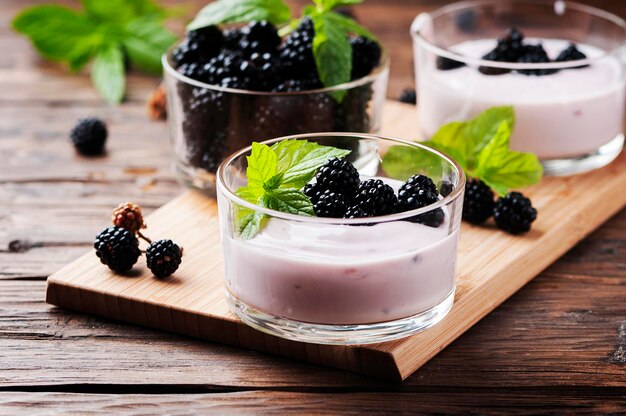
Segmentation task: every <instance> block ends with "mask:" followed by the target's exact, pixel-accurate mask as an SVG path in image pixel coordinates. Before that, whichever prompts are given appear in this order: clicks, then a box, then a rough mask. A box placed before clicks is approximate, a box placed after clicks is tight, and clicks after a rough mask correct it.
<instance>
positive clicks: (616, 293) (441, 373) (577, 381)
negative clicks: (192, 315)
mask: <svg viewBox="0 0 626 416" xmlns="http://www.w3.org/2000/svg"><path fill="white" fill-rule="evenodd" d="M555 267H558V266H554V267H551V268H549V269H548V270H547V272H546V273H544V274H543V275H542V276H539V277H538V278H537V279H535V281H533V282H531V283H530V284H529V285H528V286H527V287H525V288H524V289H522V290H521V291H520V292H519V293H517V294H516V295H514V296H513V297H512V298H511V299H510V300H509V301H507V302H505V303H504V304H503V305H502V306H500V307H499V308H498V309H496V310H495V311H494V312H493V313H492V314H490V315H489V316H488V317H487V318H485V319H484V320H483V321H481V322H480V323H479V324H477V325H476V327H475V328H473V329H472V330H470V331H469V332H468V333H467V334H465V335H463V336H462V337H461V338H460V339H459V340H457V341H456V342H455V343H453V344H452V345H451V346H450V347H448V348H447V349H446V350H445V351H443V352H442V353H441V354H440V355H438V356H437V357H435V358H434V359H433V360H431V361H430V362H429V363H428V364H426V365H425V366H424V367H423V368H422V369H420V371H419V372H418V373H416V374H415V375H414V376H413V377H410V378H409V379H408V380H407V381H406V382H405V383H404V384H403V385H401V386H395V387H393V386H388V387H389V388H392V389H400V390H402V391H406V390H407V389H408V390H413V389H414V388H415V387H416V386H448V387H463V386H481V387H485V388H496V387H498V388H504V387H506V386H516V387H537V386H559V385H562V386H572V387H573V386H621V387H626V358H624V357H623V356H621V358H620V352H619V351H620V349H621V350H622V351H623V350H624V349H626V339H625V337H624V333H625V332H626V313H625V311H624V305H623V299H624V298H625V296H626V292H625V289H624V284H623V279H620V278H615V277H613V278H610V277H605V278H602V277H589V276H586V275H584V274H583V275H575V274H572V275H561V274H557V273H555V272H554V271H553V269H554V268H555ZM43 290H44V283H43V282H28V281H0V328H1V329H0V350H2V351H3V352H5V355H4V356H5V357H7V358H6V359H5V360H2V361H4V362H3V368H6V371H3V372H0V385H46V384H68V383H90V384H91V383H104V384H108V383H112V384H118V383H123V384H135V383H149V384H161V383H167V384H172V385H173V384H190V385H205V384H209V385H220V386H231V387H235V386H245V387H250V388H252V387H255V388H259V387H263V388H266V387H271V386H298V385H302V386H315V385H318V386H321V385H323V386H334V387H335V388H346V387H354V386H355V385H360V386H362V387H363V386H373V385H374V386H378V388H381V384H379V382H376V381H375V380H367V379H365V378H361V377H358V376H354V375H350V374H346V373H341V372H336V371H333V370H327V369H323V368H316V367H312V366H306V365H301V364H299V363H295V362H292V361H288V360H281V359H278V358H274V357H269V356H263V359H262V360H261V359H259V357H260V355H259V354H256V353H253V352H249V351H244V350H238V349H233V348H229V347H226V346H221V345H219V344H213V343H208V342H200V341H196V340H191V339H188V338H184V337H179V336H175V335H171V334H167V333H162V332H157V331H151V330H145V329H142V328H138V327H134V326H130V325H124V324H118V323H113V322H111V321H107V320H103V319H98V318H94V317H90V316H86V315H81V314H76V313H71V312H66V311H63V310H60V309H56V308H50V307H48V306H46V305H45V304H44V303H43V302H42V301H41V300H42V297H43ZM164 352H167V353H166V356H165V357H164V356H163V354H164ZM34 357H37V359H36V360H34ZM372 383H373V384H372Z"/></svg>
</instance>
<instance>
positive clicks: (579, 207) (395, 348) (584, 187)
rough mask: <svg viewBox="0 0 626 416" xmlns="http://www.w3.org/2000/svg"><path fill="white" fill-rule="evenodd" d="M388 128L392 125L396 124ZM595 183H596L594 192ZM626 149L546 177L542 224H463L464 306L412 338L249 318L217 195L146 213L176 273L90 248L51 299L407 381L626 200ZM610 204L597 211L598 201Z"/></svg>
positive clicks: (400, 113) (401, 131)
mask: <svg viewBox="0 0 626 416" xmlns="http://www.w3.org/2000/svg"><path fill="white" fill-rule="evenodd" d="M414 111H415V110H414V108H413V107H412V106H408V105H402V104H398V103H389V105H387V106H386V108H385V112H386V116H385V123H383V129H382V134H383V135H385V134H388V135H395V136H399V137H407V136H410V135H411V131H412V130H411V128H412V127H413V125H414V123H415V114H414ZM386 126H392V128H391V129H390V131H388V130H387V128H386ZM589 189H594V192H593V193H589V192H588V190H589ZM614 189H626V156H624V157H622V158H619V159H618V160H617V161H616V162H614V163H613V164H612V165H610V166H607V167H606V168H604V169H602V170H598V171H596V172H593V173H589V174H586V175H579V176H577V177H568V178H547V179H545V180H544V181H542V183H541V184H539V185H536V186H535V187H533V188H532V189H530V191H529V195H530V198H531V199H532V200H533V203H534V205H535V207H537V209H538V211H539V218H538V220H537V221H536V222H535V224H534V225H533V229H532V230H531V231H530V232H529V233H528V234H526V235H524V236H510V235H507V234H505V233H502V232H498V231H497V230H495V228H494V227H493V226H491V227H489V226H487V227H473V226H470V225H466V224H464V225H463V227H462V231H461V241H460V246H459V258H458V269H457V279H458V283H457V291H456V296H455V305H454V306H453V308H452V310H451V312H450V314H449V316H448V317H446V319H444V320H443V321H442V322H441V323H440V324H438V325H436V326H435V327H433V328H431V329H428V330H426V331H424V332H422V333H420V334H417V335H415V336H412V337H409V338H405V339H403V340H398V341H393V342H387V343H384V344H373V345H368V346H359V347H344V346H341V347H339V346H337V347H333V346H319V345H313V344H303V343H298V342H292V341H288V340H284V339H279V338H275V337H272V336H269V335H266V334H263V333H261V332H258V331H255V330H253V329H251V328H249V327H247V326H245V325H243V324H241V323H240V322H239V321H238V320H237V319H235V317H234V316H233V314H232V313H231V312H230V311H229V309H228V307H227V305H226V301H225V298H224V288H223V281H224V278H223V270H222V259H221V248H220V244H219V238H220V237H219V235H220V231H219V223H218V217H217V206H216V203H215V202H214V201H213V200H211V199H209V198H206V197H204V196H202V195H200V194H198V193H195V192H191V191H190V192H187V193H185V194H183V195H182V196H180V197H178V198H177V199H175V200H173V201H172V202H170V203H168V204H167V205H165V206H164V207H162V208H160V209H158V210H157V211H156V212H154V213H153V214H151V215H150V216H149V217H148V218H147V219H146V221H147V223H148V226H149V230H150V233H153V235H167V236H169V238H172V239H173V240H175V241H177V242H178V243H179V244H181V245H182V246H183V247H185V260H184V263H183V265H182V267H181V268H180V269H179V271H178V272H177V273H176V274H175V275H174V276H172V278H170V279H168V280H157V279H154V278H151V274H150V272H149V271H148V270H147V268H146V267H145V265H143V263H142V261H143V259H142V260H140V263H139V266H138V267H136V268H135V269H134V274H133V275H132V277H125V276H119V275H116V274H114V273H112V272H110V271H109V270H108V269H107V268H105V267H103V266H101V265H100V262H99V260H98V259H97V257H96V256H94V254H93V252H92V251H90V252H89V253H87V254H86V255H84V256H83V257H81V258H80V259H78V260H77V261H76V262H74V263H72V264H70V265H68V266H66V267H64V268H63V269H61V270H60V271H59V272H57V273H55V274H54V275H52V276H50V277H49V278H48V290H47V294H46V301H47V302H48V303H51V304H54V305H58V306H62V307H65V308H68V309H72V310H78V311H83V312H88V313H93V314H96V315H99V316H105V317H109V318H113V319H116V320H121V321H127V322H131V323H135V324H140V325H146V326H150V327H153V328H158V329H162V330H165V331H171V332H176V333H179V334H184V335H189V336H193V337H199V338H204V339H210V340H213V341H218V342H221V343H226V344H230V345H236V346H241V347H244V348H250V349H254V350H257V351H261V352H267V353H270V354H275V355H281V356H286V357H289V358H295V359H298V360H304V361H309V362H312V363H315V364H324V365H328V366H331V367H337V368H341V369H345V370H350V371H354V372H358V373H363V374H367V375H372V376H375V377H381V378H386V379H390V380H403V379H405V378H407V377H408V376H409V375H411V374H412V373H413V372H414V371H415V370H416V369H418V368H419V367H421V366H422V365H423V364H424V363H425V362H426V361H428V360H429V359H430V358H432V357H433V356H434V355H435V354H437V353H438V352H439V351H441V350H442V349H443V348H445V347H446V346H447V345H448V344H449V343H450V342H452V341H453V340H454V339H456V338H457V337H458V336H460V335H461V334H462V333H464V332H465V331H466V330H468V329H469V328H470V327H471V326H472V325H473V324H475V323H476V322H477V321H478V320H480V319H481V318H482V317H483V316H485V315H486V314H487V313H489V312H491V311H492V310H493V309H494V308H495V307H497V306H498V305H499V304H500V303H502V302H503V301H504V300H506V299H507V298H508V297H509V296H511V295H512V294H513V293H515V292H516V291H517V290H518V289H519V288H521V287H522V286H523V285H524V284H526V283H527V282H528V281H529V280H531V279H532V278H533V277H535V276H536V275H537V274H538V273H539V272H541V271H542V270H543V269H544V268H546V267H547V266H548V265H549V264H551V263H552V262H554V261H555V260H556V259H557V258H559V257H560V256H561V255H562V254H563V253H564V252H565V251H567V250H568V249H569V248H571V247H572V246H573V245H574V244H576V243H577V242H578V241H580V240H581V239H582V238H583V237H584V236H585V235H587V234H588V233H590V232H591V231H593V230H594V229H595V228H596V227H597V226H599V225H600V224H601V223H603V222H604V221H606V220H607V219H608V218H609V217H610V216H612V215H613V214H614V213H615V212H617V211H618V210H620V209H621V208H622V207H623V206H624V204H626V194H621V195H616V194H615V193H614V191H613V190H614ZM600 205H601V206H602V209H597V207H598V206H600Z"/></svg>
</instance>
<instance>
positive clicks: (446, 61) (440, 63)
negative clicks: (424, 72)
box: [435, 56, 465, 71]
mask: <svg viewBox="0 0 626 416" xmlns="http://www.w3.org/2000/svg"><path fill="white" fill-rule="evenodd" d="M435 65H436V66H437V69H439V70H441V71H450V70H452V69H457V68H461V67H463V66H465V64H464V63H463V62H461V61H456V60H454V59H450V58H445V57H443V56H438V57H437V61H436V62H435Z"/></svg>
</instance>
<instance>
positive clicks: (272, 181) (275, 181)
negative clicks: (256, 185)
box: [263, 173, 284, 192]
mask: <svg viewBox="0 0 626 416" xmlns="http://www.w3.org/2000/svg"><path fill="white" fill-rule="evenodd" d="M283 176H284V174H283V173H277V174H276V175H274V176H272V177H271V178H269V179H268V180H267V181H265V183H264V184H263V190H265V191H266V192H269V191H272V190H274V189H277V188H278V187H280V185H281V184H282V183H283Z"/></svg>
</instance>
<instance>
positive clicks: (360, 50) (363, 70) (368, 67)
mask: <svg viewBox="0 0 626 416" xmlns="http://www.w3.org/2000/svg"><path fill="white" fill-rule="evenodd" d="M350 45H352V79H358V78H362V77H364V76H366V75H368V74H369V73H370V72H372V70H373V69H374V68H376V67H377V66H378V64H380V57H381V55H382V50H381V49H380V45H378V43H377V42H374V41H373V40H371V39H367V38H364V37H361V36H357V37H353V38H350Z"/></svg>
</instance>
